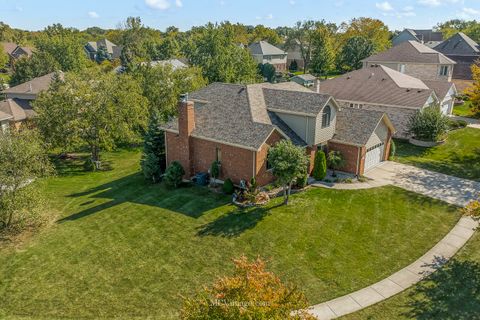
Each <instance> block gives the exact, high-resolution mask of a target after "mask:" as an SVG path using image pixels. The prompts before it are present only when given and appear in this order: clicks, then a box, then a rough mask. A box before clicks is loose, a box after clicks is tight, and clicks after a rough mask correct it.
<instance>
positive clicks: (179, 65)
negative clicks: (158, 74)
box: [141, 59, 188, 70]
mask: <svg viewBox="0 0 480 320" xmlns="http://www.w3.org/2000/svg"><path fill="white" fill-rule="evenodd" d="M141 65H142V66H145V65H149V66H150V67H156V66H166V65H170V66H171V67H172V69H173V70H177V69H184V68H188V65H187V64H186V63H185V62H183V61H180V60H179V59H168V60H154V61H150V62H142V63H141Z"/></svg>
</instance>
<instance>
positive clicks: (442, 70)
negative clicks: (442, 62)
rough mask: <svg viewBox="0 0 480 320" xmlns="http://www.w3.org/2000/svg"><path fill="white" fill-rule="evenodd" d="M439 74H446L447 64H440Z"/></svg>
mask: <svg viewBox="0 0 480 320" xmlns="http://www.w3.org/2000/svg"><path fill="white" fill-rule="evenodd" d="M440 75H441V76H448V66H440Z"/></svg>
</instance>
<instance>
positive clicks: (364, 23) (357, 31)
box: [342, 17, 391, 52]
mask: <svg viewBox="0 0 480 320" xmlns="http://www.w3.org/2000/svg"><path fill="white" fill-rule="evenodd" d="M342 29H344V30H345V32H344V34H343V37H342V38H343V39H344V41H343V42H344V43H347V42H348V40H350V39H351V38H355V37H364V38H365V39H368V40H369V41H370V42H371V43H372V45H373V51H374V52H380V51H385V50H387V49H388V48H390V47H391V41H390V38H391V34H390V31H389V30H388V26H387V25H385V23H383V22H382V21H381V20H378V19H373V18H365V17H362V18H354V19H352V20H351V21H350V22H349V23H348V24H345V23H344V24H343V25H342Z"/></svg>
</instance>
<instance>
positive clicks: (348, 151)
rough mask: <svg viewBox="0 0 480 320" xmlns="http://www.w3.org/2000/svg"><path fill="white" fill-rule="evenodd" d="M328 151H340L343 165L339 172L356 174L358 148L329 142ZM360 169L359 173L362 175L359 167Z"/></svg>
mask: <svg viewBox="0 0 480 320" xmlns="http://www.w3.org/2000/svg"><path fill="white" fill-rule="evenodd" d="M363 149H365V148H363ZM328 150H329V151H332V150H334V151H340V152H341V153H342V156H343V158H344V159H345V165H344V166H343V168H341V169H340V170H341V171H345V172H350V173H353V174H357V160H358V147H356V146H351V145H347V144H341V143H337V142H332V141H329V142H328ZM360 169H361V173H363V169H362V167H361V166H360Z"/></svg>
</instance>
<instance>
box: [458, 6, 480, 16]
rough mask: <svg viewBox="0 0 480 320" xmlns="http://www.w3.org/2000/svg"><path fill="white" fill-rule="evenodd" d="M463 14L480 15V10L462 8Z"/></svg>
mask: <svg viewBox="0 0 480 320" xmlns="http://www.w3.org/2000/svg"><path fill="white" fill-rule="evenodd" d="M462 11H463V12H465V13H466V14H469V15H472V16H474V15H480V10H477V9H473V8H463V10H462Z"/></svg>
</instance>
